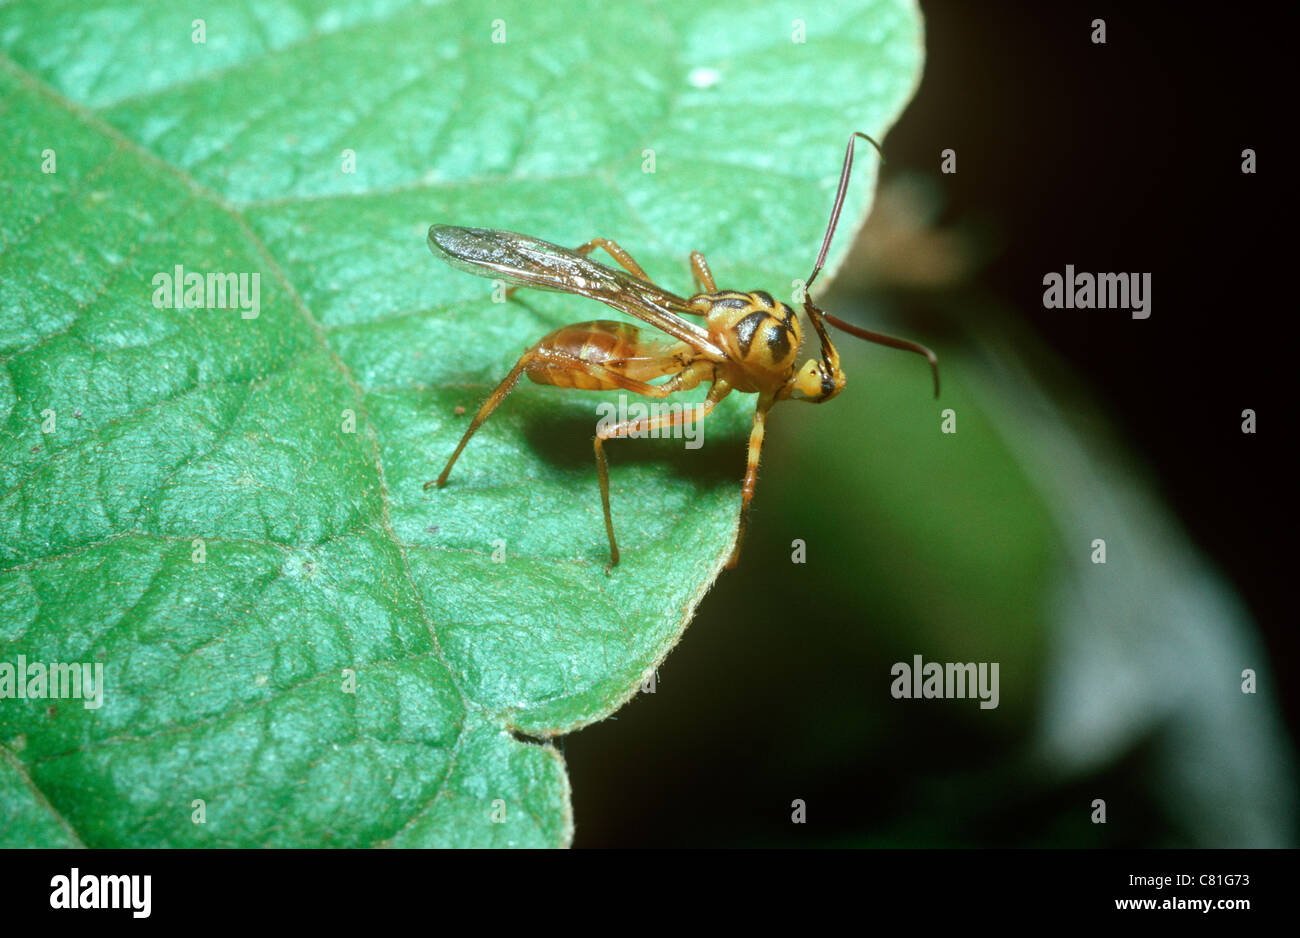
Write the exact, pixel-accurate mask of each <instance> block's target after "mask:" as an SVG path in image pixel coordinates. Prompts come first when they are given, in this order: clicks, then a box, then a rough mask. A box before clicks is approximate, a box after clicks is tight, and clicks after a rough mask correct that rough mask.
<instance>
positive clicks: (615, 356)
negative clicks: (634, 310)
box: [527, 319, 640, 391]
mask: <svg viewBox="0 0 1300 938" xmlns="http://www.w3.org/2000/svg"><path fill="white" fill-rule="evenodd" d="M639 337H640V330H639V329H637V327H636V326H633V325H629V324H628V323H625V322H613V321H611V320H606V319H601V320H597V321H595V322H584V323H580V324H579V325H576V326H562V327H561V328H559V329H556V330H555V331H554V332H552V333H550V334H549V335H548V336H546V337H545V338H544V339H542V341H540V342H538V343H537V350H538V353H539V354H538V355H537V357H536V358H534V359H533V360H532V361H530V362H529V363H528V369H527V374H528V377H529V379H530V380H532V381H534V382H536V383H537V384H550V385H554V386H555V387H557V388H577V389H578V390H580V391H609V390H612V389H614V388H617V387H618V386H619V385H617V384H615V383H614V382H613V380H611V379H610V378H607V377H605V376H603V375H599V374H589V373H587V372H584V371H582V370H580V369H577V368H574V367H573V366H572V364H571V363H572V362H574V361H575V360H576V361H580V362H586V363H588V364H592V365H603V366H605V367H606V368H609V369H610V370H611V371H620V370H621V369H619V367H618V363H619V362H622V361H626V360H627V359H630V358H635V357H637V356H638V354H639V352H638V350H639V348H640V339H639Z"/></svg>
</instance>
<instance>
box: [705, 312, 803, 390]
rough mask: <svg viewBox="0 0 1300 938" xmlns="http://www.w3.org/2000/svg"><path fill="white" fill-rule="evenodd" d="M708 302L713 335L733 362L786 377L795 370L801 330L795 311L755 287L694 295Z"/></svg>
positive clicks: (758, 374)
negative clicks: (749, 291)
mask: <svg viewBox="0 0 1300 938" xmlns="http://www.w3.org/2000/svg"><path fill="white" fill-rule="evenodd" d="M697 301H698V302H700V304H701V305H703V303H705V302H707V304H708V321H709V336H710V337H711V338H712V339H713V341H714V342H715V343H717V344H718V345H720V346H722V348H724V349H725V350H726V351H727V354H728V355H729V357H730V358H731V359H732V361H734V362H736V363H738V364H740V365H742V366H744V368H745V369H746V370H747V371H750V372H754V373H756V376H763V377H767V376H772V377H782V378H783V377H785V376H787V375H789V374H790V372H791V371H792V370H793V369H794V362H795V355H796V353H797V352H798V351H799V342H800V339H801V333H800V330H799V319H798V317H797V316H795V313H794V310H793V309H791V308H790V307H789V306H786V305H785V304H784V303H781V302H779V301H777V300H774V299H772V295H771V294H770V293H765V292H763V291H762V290H755V291H754V292H752V293H740V292H738V291H735V290H724V291H722V292H721V293H711V294H705V295H703V296H699V297H693V298H692V302H697Z"/></svg>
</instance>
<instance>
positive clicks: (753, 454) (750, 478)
mask: <svg viewBox="0 0 1300 938" xmlns="http://www.w3.org/2000/svg"><path fill="white" fill-rule="evenodd" d="M772 404H773V401H772V400H770V399H763V398H760V399H759V402H758V407H757V408H755V410H754V426H753V429H751V430H750V431H749V461H748V463H747V464H746V466H745V481H744V482H743V483H741V486H740V520H739V521H738V522H737V523H736V546H735V547H733V548H732V550H731V559H729V560H728V561H727V569H728V570H734V569H736V564H738V563H740V546H741V544H743V543H744V540H745V529H746V528H747V527H749V503H750V501H751V500H752V499H753V497H754V486H755V485H756V484H757V483H758V457H759V454H760V453H761V452H762V450H763V428H764V424H765V423H766V422H767V412H768V410H769V409H771V407H772Z"/></svg>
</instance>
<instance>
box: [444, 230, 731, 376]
mask: <svg viewBox="0 0 1300 938" xmlns="http://www.w3.org/2000/svg"><path fill="white" fill-rule="evenodd" d="M429 250H431V251H432V252H433V253H434V254H436V255H437V256H439V257H441V258H442V259H443V260H445V261H446V262H447V263H448V264H450V265H451V266H453V267H455V268H458V269H459V270H463V271H465V272H466V273H471V274H475V275H476V276H479V277H489V278H495V279H498V280H504V281H505V282H507V283H510V284H512V285H514V286H520V287H531V288H532V289H534V290H552V291H554V292H556V293H577V294H579V295H580V296H588V297H591V298H592V299H593V300H600V301H601V302H602V303H606V304H608V305H609V306H612V307H614V308H615V309H618V310H622V311H623V312H625V313H628V314H629V315H632V316H635V317H637V318H638V319H640V320H643V321H644V322H648V323H649V324H650V325H652V326H654V327H655V328H656V329H661V330H663V331H664V332H666V333H668V334H669V335H670V336H672V337H673V338H675V339H678V340H680V341H682V342H686V343H688V344H690V345H691V346H693V347H694V348H696V349H698V350H699V351H700V352H703V353H705V354H709V355H713V356H716V357H717V358H718V359H719V360H721V359H722V358H724V357H725V355H724V353H723V351H722V350H721V349H720V348H718V347H717V346H716V345H714V343H713V342H712V341H710V339H709V334H708V333H707V332H705V331H704V330H703V329H701V328H700V327H699V326H697V325H695V323H693V322H690V321H688V320H686V319H683V318H682V317H681V316H679V315H678V314H677V312H676V311H677V310H682V309H686V301H685V300H683V299H682V298H681V297H679V296H674V295H673V294H671V293H669V292H667V291H666V290H661V289H659V288H658V287H657V286H655V285H654V284H652V283H647V282H646V281H644V280H640V279H638V278H637V277H633V276H632V275H631V274H629V273H624V272H623V271H621V270H614V269H613V268H612V267H606V266H605V265H604V264H597V263H596V262H595V261H593V260H591V259H590V258H588V257H583V256H582V255H581V254H579V253H577V252H576V251H570V250H569V249H568V248H562V247H560V246H559V245H558V244H551V243H550V242H549V241H542V240H541V239H539V238H530V237H529V236H528V235H522V234H517V233H516V232H513V231H497V230H493V229H490V228H459V227H456V226H455V225H433V226H432V227H431V228H430V229H429Z"/></svg>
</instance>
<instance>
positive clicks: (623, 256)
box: [506, 238, 653, 296]
mask: <svg viewBox="0 0 1300 938" xmlns="http://www.w3.org/2000/svg"><path fill="white" fill-rule="evenodd" d="M597 248H604V249H605V253H607V254H608V255H609V256H610V257H612V258H614V260H616V261H618V262H619V264H620V265H621V266H622V267H623V269H624V270H626V271H627V272H628V273H630V274H632V276H634V277H640V278H641V279H642V280H645V281H646V282H648V283H649V282H653V281H651V280H650V276H649V275H648V274H647V273H646V272H645V271H644V270H642V269H641V265H640V264H638V263H637V262H636V261H634V260H633V259H632V255H631V254H629V253H627V251H625V250H623V248H621V247H620V246H619V245H618V242H616V241H611V240H609V238H592V239H591V240H590V241H588V242H587V243H586V244H584V245H582V246H581V247H577V248H574V249H573V250H574V252H575V253H578V254H581V255H582V256H583V257H586V256H587V255H588V254H590V253H591V252H592V251H594V250H596V249H597ZM518 289H519V287H511V288H510V289H509V290H507V291H506V296H512V295H513V294H514V292H515V291H516V290H518Z"/></svg>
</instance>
